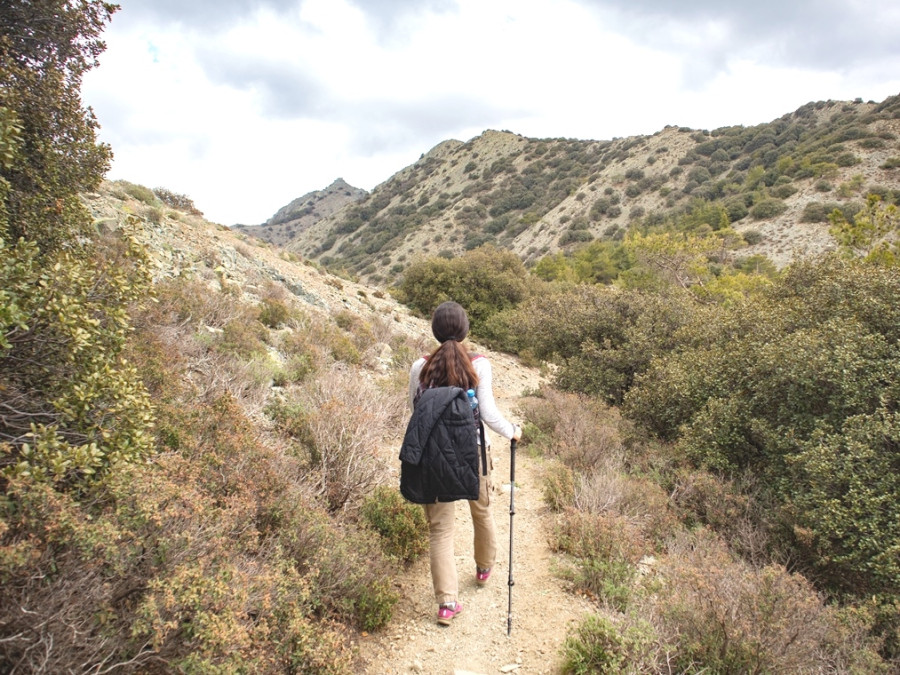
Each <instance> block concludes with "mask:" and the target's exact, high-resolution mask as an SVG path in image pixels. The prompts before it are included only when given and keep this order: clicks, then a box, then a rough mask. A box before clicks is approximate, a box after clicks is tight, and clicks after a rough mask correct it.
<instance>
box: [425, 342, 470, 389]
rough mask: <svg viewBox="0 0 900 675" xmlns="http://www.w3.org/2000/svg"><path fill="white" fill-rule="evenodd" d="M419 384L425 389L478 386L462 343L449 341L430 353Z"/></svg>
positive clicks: (467, 353)
mask: <svg viewBox="0 0 900 675" xmlns="http://www.w3.org/2000/svg"><path fill="white" fill-rule="evenodd" d="M419 382H421V383H422V384H424V385H425V386H426V387H462V388H463V389H474V388H475V387H477V386H478V375H477V374H476V373H475V367H474V366H473V365H472V357H471V356H470V355H469V352H468V351H467V350H466V348H465V347H463V346H462V343H460V342H458V341H456V340H453V339H450V340H447V341H445V342H444V343H443V344H441V346H440V347H438V348H437V349H435V350H434V352H432V354H431V356H429V357H428V359H427V360H426V361H425V365H424V366H422V372H421V373H420V375H419Z"/></svg>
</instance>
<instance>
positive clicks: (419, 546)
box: [360, 485, 428, 563]
mask: <svg viewBox="0 0 900 675" xmlns="http://www.w3.org/2000/svg"><path fill="white" fill-rule="evenodd" d="M360 514H361V515H362V518H363V520H364V521H365V522H366V523H368V524H369V526H370V527H372V528H373V529H374V530H375V531H376V532H378V534H379V535H381V543H382V547H383V548H384V551H385V553H387V554H388V555H389V556H392V557H395V558H398V559H400V560H402V561H403V562H406V563H409V562H412V561H413V560H415V559H416V558H418V557H419V556H420V555H422V554H423V553H425V551H427V550H428V523H427V522H426V520H425V512H424V511H423V510H422V508H421V507H420V506H418V505H416V504H410V503H409V502H407V501H406V500H405V499H404V498H403V497H402V496H401V495H400V493H399V492H398V491H397V490H395V489H393V488H389V487H386V486H384V485H379V486H378V487H376V488H375V490H374V492H372V494H371V495H369V496H368V497H366V498H365V499H364V500H363V503H362V507H361V510H360Z"/></svg>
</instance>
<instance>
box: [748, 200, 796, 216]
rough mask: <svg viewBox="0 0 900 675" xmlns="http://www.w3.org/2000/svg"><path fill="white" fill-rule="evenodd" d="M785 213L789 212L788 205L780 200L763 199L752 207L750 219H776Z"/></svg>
mask: <svg viewBox="0 0 900 675" xmlns="http://www.w3.org/2000/svg"><path fill="white" fill-rule="evenodd" d="M785 211H787V204H785V203H784V202H783V201H781V200H780V199H763V200H762V201H759V202H757V203H756V204H754V205H753V206H752V207H751V209H750V217H751V218H753V219H754V220H762V219H764V218H774V217H775V216H778V215H781V214H782V213H784V212H785Z"/></svg>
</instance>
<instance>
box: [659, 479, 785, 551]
mask: <svg viewBox="0 0 900 675" xmlns="http://www.w3.org/2000/svg"><path fill="white" fill-rule="evenodd" d="M672 480H673V485H672V491H671V504H672V508H673V510H674V511H675V512H676V513H677V514H678V516H679V517H680V518H681V520H682V521H683V522H684V523H685V525H686V526H687V527H689V528H690V527H695V526H697V525H703V526H706V527H708V528H710V529H711V530H713V531H714V532H716V533H717V534H719V536H721V537H722V538H723V540H724V541H725V542H726V543H727V544H728V546H729V547H730V548H731V550H732V551H734V552H735V553H737V554H738V555H740V556H741V557H742V558H744V559H746V560H748V561H749V562H751V563H753V564H757V565H762V564H765V563H766V562H770V561H771V560H772V558H773V556H777V555H778V552H777V551H776V550H775V549H774V547H773V544H772V542H771V541H770V537H769V531H770V530H771V529H772V528H773V527H774V525H772V524H770V521H772V520H773V518H774V514H775V507H774V506H770V507H768V508H767V507H766V500H765V498H764V496H763V494H762V493H761V491H760V490H758V489H755V487H754V486H753V484H752V479H745V480H744V481H742V482H741V481H736V480H729V479H726V478H722V477H720V476H716V475H714V474H712V473H709V472H708V471H703V470H701V469H692V468H686V467H685V468H679V469H677V470H676V471H674V472H673V474H672Z"/></svg>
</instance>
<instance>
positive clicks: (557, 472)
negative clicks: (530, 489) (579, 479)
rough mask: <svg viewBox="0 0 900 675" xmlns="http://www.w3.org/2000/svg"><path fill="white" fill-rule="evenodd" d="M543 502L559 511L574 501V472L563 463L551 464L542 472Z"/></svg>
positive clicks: (568, 506) (570, 505)
mask: <svg viewBox="0 0 900 675" xmlns="http://www.w3.org/2000/svg"><path fill="white" fill-rule="evenodd" d="M544 502H545V503H546V504H547V506H549V507H550V509H551V510H552V511H555V512H557V513H559V512H560V511H564V510H565V509H567V508H570V507H572V506H573V505H574V503H575V474H574V473H573V472H572V469H570V468H569V467H568V466H566V465H565V464H553V465H552V466H551V467H549V468H548V469H547V472H546V473H545V474H544Z"/></svg>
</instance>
